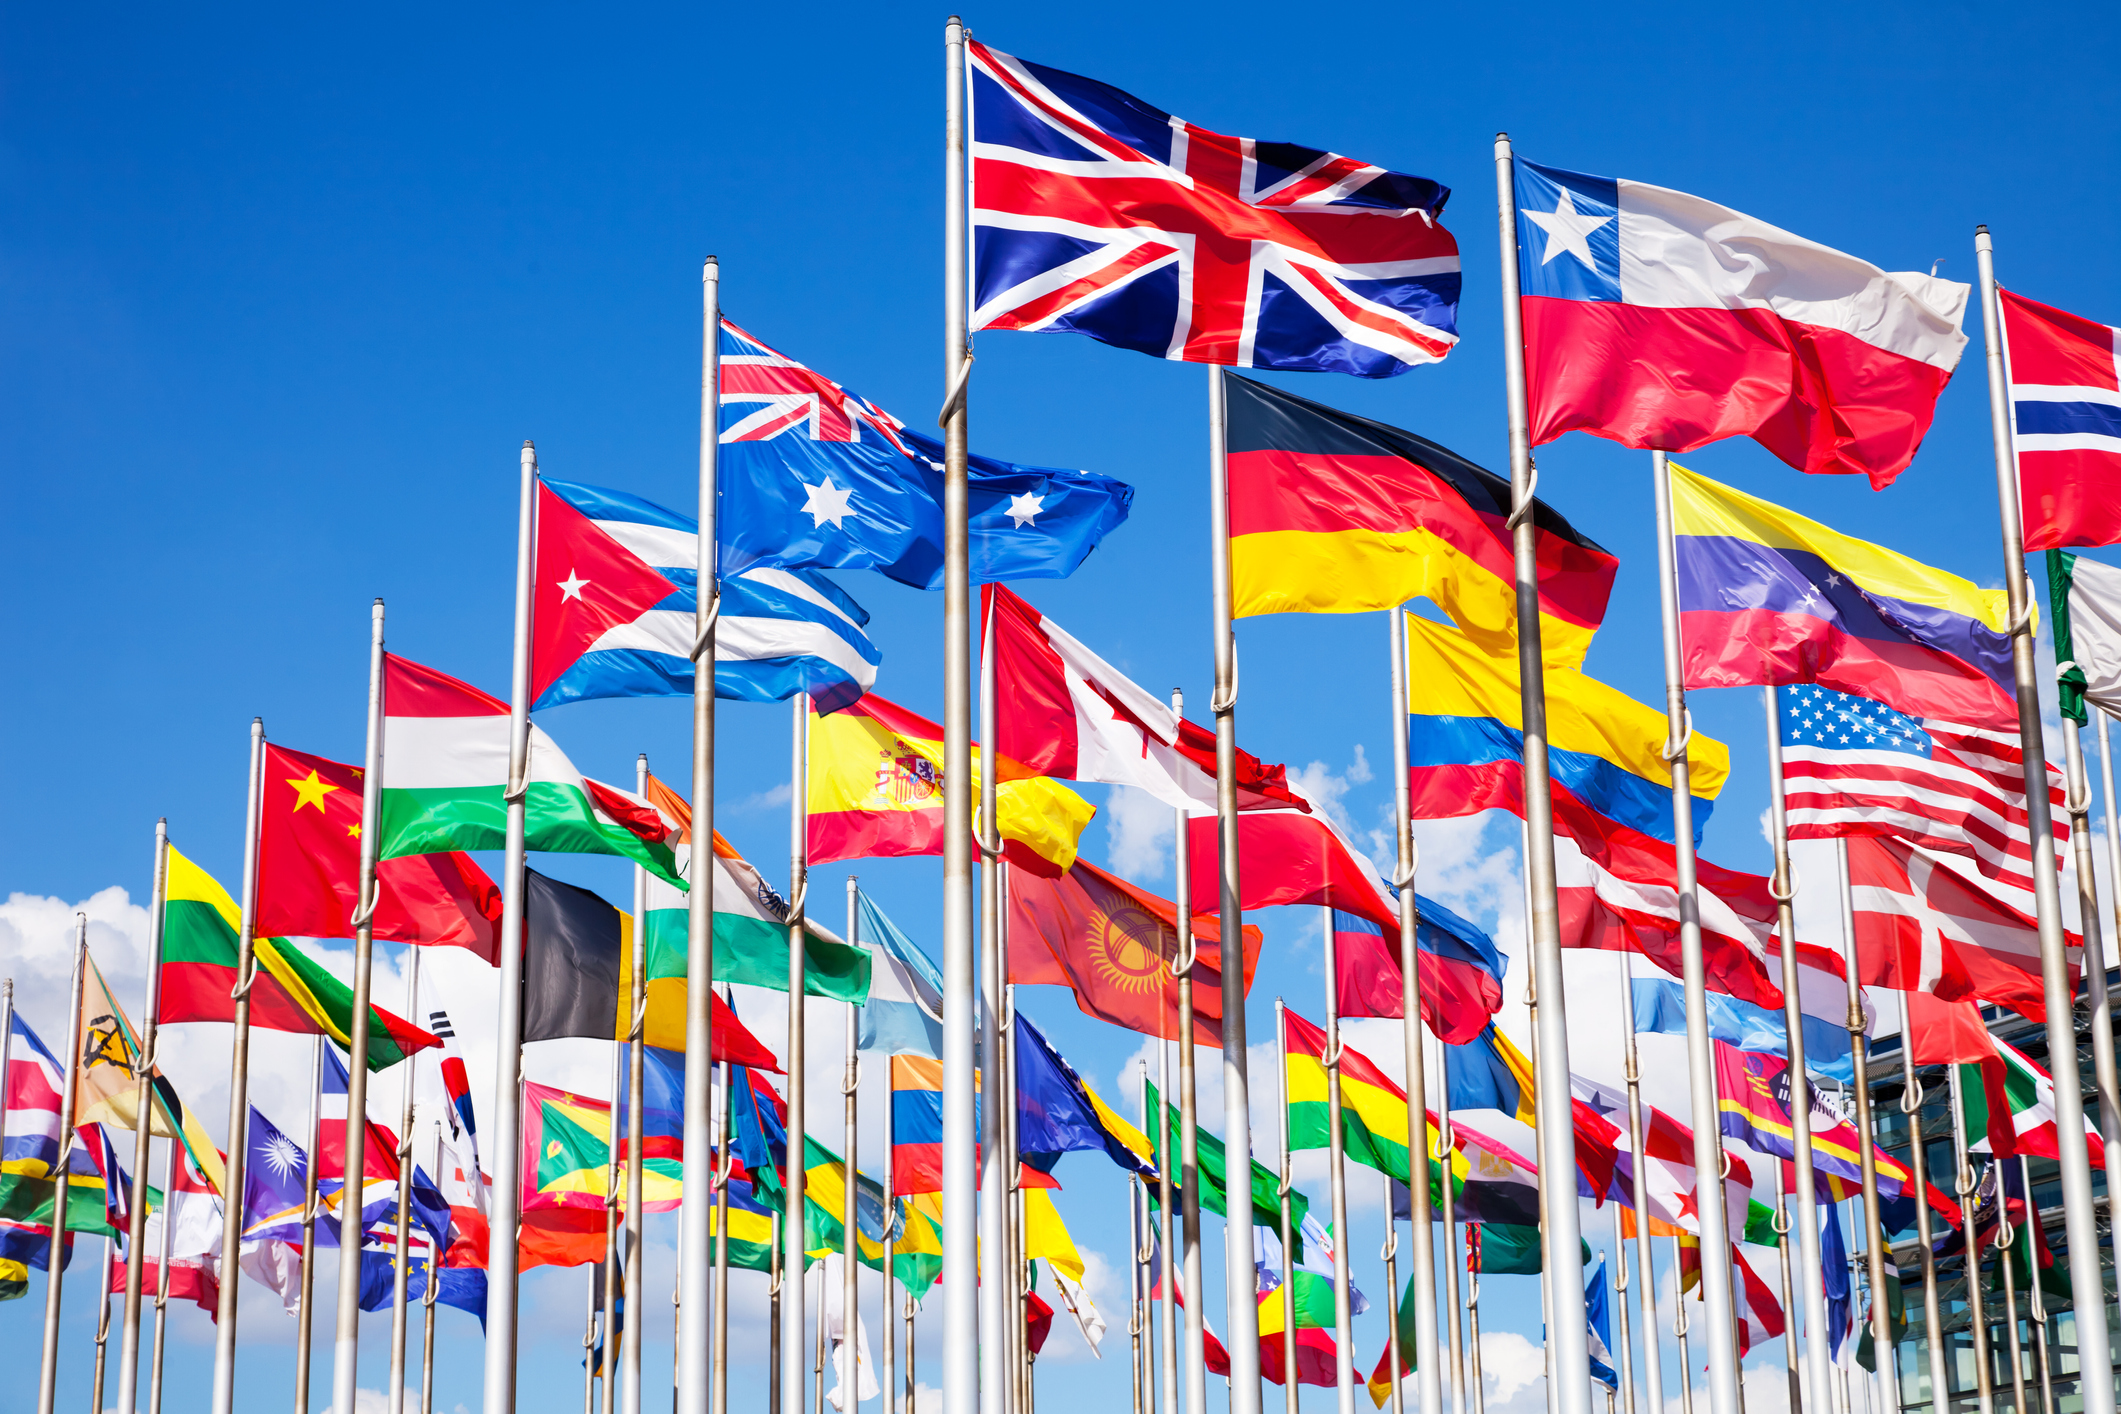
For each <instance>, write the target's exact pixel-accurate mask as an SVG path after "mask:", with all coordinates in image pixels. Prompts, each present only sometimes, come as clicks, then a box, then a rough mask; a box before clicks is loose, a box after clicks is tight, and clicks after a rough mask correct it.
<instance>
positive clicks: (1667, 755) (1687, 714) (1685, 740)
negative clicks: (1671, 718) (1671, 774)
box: [1657, 707, 1694, 761]
mask: <svg viewBox="0 0 2121 1414" xmlns="http://www.w3.org/2000/svg"><path fill="white" fill-rule="evenodd" d="M1679 713H1680V720H1681V722H1683V723H1684V730H1682V731H1681V732H1680V733H1679V744H1678V745H1677V746H1674V745H1673V744H1672V738H1671V737H1670V736H1666V737H1665V739H1664V745H1663V746H1661V747H1659V748H1657V754H1658V755H1659V756H1661V757H1663V758H1664V759H1665V760H1667V761H1677V760H1678V759H1679V758H1680V757H1682V756H1684V755H1686V749H1687V747H1689V746H1691V745H1692V744H1693V741H1694V709H1693V708H1691V707H1682V708H1680V709H1679Z"/></svg>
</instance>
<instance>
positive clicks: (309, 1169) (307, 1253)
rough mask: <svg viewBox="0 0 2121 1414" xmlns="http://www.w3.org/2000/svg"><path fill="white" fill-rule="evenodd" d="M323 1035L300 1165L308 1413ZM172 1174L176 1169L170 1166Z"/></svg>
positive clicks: (300, 1338)
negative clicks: (305, 1152) (306, 1144)
mask: <svg viewBox="0 0 2121 1414" xmlns="http://www.w3.org/2000/svg"><path fill="white" fill-rule="evenodd" d="M323 1089H324V1037H323V1036H322V1035H318V1036H315V1037H313V1038H311V1044H310V1048H309V1128H308V1130H307V1132H306V1133H305V1135H304V1136H303V1137H304V1138H306V1139H307V1140H308V1141H309V1159H308V1162H306V1163H304V1164H303V1165H302V1304H301V1305H300V1306H298V1307H297V1308H296V1309H295V1411H294V1414H309V1348H310V1337H311V1335H312V1334H313V1333H314V1332H315V1330H316V1313H317V1261H316V1256H317V1164H318V1162H319V1160H320V1158H321V1156H322V1154H323V1151H324V1119H323V1115H322V1114H321V1113H320V1110H321V1106H320V1104H319V1103H318V1102H319V1100H320V1098H321V1096H322V1092H323ZM170 1173H171V1174H172V1175H174V1174H175V1173H176V1170H175V1169H174V1168H172V1169H171V1170H170Z"/></svg>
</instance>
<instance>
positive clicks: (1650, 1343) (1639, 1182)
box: [1615, 952, 1686, 1414]
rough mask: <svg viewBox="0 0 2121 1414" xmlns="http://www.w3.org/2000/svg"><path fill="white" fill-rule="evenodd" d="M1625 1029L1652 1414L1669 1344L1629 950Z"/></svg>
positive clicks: (1623, 980)
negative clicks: (1654, 1241)
mask: <svg viewBox="0 0 2121 1414" xmlns="http://www.w3.org/2000/svg"><path fill="white" fill-rule="evenodd" d="M1620 1029H1621V1030H1622V1031H1623V1032H1625V1033H1626V1035H1627V1052H1626V1058H1625V1060H1624V1061H1623V1065H1624V1066H1625V1067H1626V1069H1625V1071H1624V1073H1625V1075H1626V1076H1627V1082H1628V1152H1629V1153H1630V1154H1632V1155H1633V1156H1634V1160H1635V1162H1634V1165H1633V1178H1632V1182H1631V1184H1630V1192H1629V1194H1628V1197H1629V1200H1630V1203H1631V1205H1632V1206H1633V1207H1634V1210H1635V1280H1636V1291H1637V1295H1636V1298H1635V1299H1636V1300H1637V1301H1639V1302H1640V1303H1641V1304H1642V1385H1643V1392H1644V1393H1645V1394H1646V1395H1648V1396H1649V1407H1650V1414H1664V1344H1663V1341H1662V1339H1661V1338H1660V1337H1659V1335H1658V1332H1657V1276H1656V1272H1655V1270H1654V1269H1655V1266H1656V1263H1655V1261H1654V1260H1653V1255H1652V1253H1651V1251H1650V1198H1649V1189H1648V1188H1647V1187H1646V1186H1645V1185H1646V1183H1647V1181H1648V1180H1647V1179H1646V1178H1645V1176H1644V1174H1643V1169H1644V1167H1645V1166H1646V1165H1645V1159H1644V1153H1645V1150H1644V1147H1643V1124H1642V1058H1641V1053H1640V1051H1639V1050H1638V1049H1637V1047H1636V1045H1635V956H1634V954H1633V953H1628V952H1623V953H1621V955H1620ZM1615 1255H1616V1256H1618V1255H1619V1254H1617V1253H1616V1254H1615ZM1623 1260H1624V1259H1623ZM1679 1373H1680V1377H1681V1378H1682V1379H1684V1378H1686V1371H1684V1370H1681V1371H1680V1372H1679Z"/></svg>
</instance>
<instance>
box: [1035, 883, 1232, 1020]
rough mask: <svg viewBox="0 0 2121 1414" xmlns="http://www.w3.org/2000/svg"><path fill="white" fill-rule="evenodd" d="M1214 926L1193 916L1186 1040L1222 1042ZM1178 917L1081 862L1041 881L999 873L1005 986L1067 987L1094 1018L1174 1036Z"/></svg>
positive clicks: (1217, 924) (1209, 917)
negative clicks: (1005, 887) (1005, 923)
mask: <svg viewBox="0 0 2121 1414" xmlns="http://www.w3.org/2000/svg"><path fill="white" fill-rule="evenodd" d="M1221 939H1222V924H1221V921H1220V920H1219V919H1217V918H1216V916H1215V915H1214V914H1212V913H1210V914H1195V915H1194V918H1193V942H1194V944H1195V947H1196V950H1197V951H1198V953H1199V955H1200V956H1199V960H1198V961H1197V962H1196V963H1195V965H1194V968H1193V1039H1194V1040H1195V1041H1197V1042H1199V1043H1200V1044H1202V1045H1205V1046H1220V1045H1222V1038H1223V1021H1222V1018H1223V999H1222V973H1221V972H1220V971H1219V970H1218V969H1219V968H1220V967H1221V966H1222V948H1221V946H1220V943H1221ZM1259 940H1260V932H1259V929H1258V928H1257V927H1252V926H1247V927H1246V928H1245V990H1246V991H1247V992H1250V991H1251V989H1252V972H1253V969H1254V968H1256V967H1257V966H1258V965H1259ZM1177 955H1178V910H1177V908H1176V907H1175V906H1174V905H1173V904H1171V903H1170V902H1169V901H1167V900H1165V899H1160V898H1158V897H1156V895H1154V894H1152V893H1148V892H1146V891H1144V890H1141V889H1137V888H1135V887H1134V886H1133V885H1132V884H1129V883H1127V882H1126V881H1125V880H1123V879H1118V878H1115V877H1113V876H1112V875H1110V874H1107V873H1106V872H1105V871H1104V870H1102V869H1100V868H1098V867H1097V866H1096V865H1094V864H1091V863H1089V862H1088V861H1086V860H1082V859H1078V860H1076V861H1075V865H1074V867H1073V868H1071V869H1070V870H1069V871H1068V872H1067V873H1065V874H1063V875H1061V876H1060V877H1059V878H1057V879H1045V878H1041V877H1039V876H1038V875H1036V874H1031V873H1028V872H1027V871H1025V870H1022V869H1019V868H1017V867H1016V866H1015V865H1014V864H1011V865H1010V866H1009V980H1010V981H1012V982H1032V983H1039V982H1044V983H1050V984H1053V985H1056V986H1062V987H1072V988H1074V989H1075V1004H1076V1005H1077V1006H1079V1007H1081V1008H1082V1009H1083V1010H1084V1011H1085V1012H1087V1013H1088V1014H1090V1015H1091V1016H1094V1017H1096V1018H1097V1019H1098V1020H1100V1021H1109V1022H1111V1023H1112V1024H1113V1025H1114V1026H1124V1027H1127V1028H1128V1029H1130V1030H1134V1031H1139V1032H1141V1033H1142V1034H1143V1035H1145V1036H1162V1037H1163V1038H1165V1039H1166V1040H1173V1039H1176V1038H1177V1035H1178V984H1177V982H1176V981H1174V980H1173V978H1172V976H1171V971H1170V967H1169V963H1170V961H1171V959H1173V958H1174V957H1176V956H1177Z"/></svg>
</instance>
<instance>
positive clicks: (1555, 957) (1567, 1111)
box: [1401, 133, 1736, 1414]
mask: <svg viewBox="0 0 2121 1414" xmlns="http://www.w3.org/2000/svg"><path fill="white" fill-rule="evenodd" d="M1515 165H1516V163H1515V159H1514V158H1513V156H1512V154H1511V151H1510V139H1509V136H1508V134H1505V133H1497V134H1496V135H1495V196H1496V201H1497V206H1498V210H1497V213H1496V214H1497V216H1498V218H1499V221H1498V230H1499V233H1500V239H1501V249H1502V324H1503V374H1504V379H1503V381H1504V388H1505V392H1506V393H1507V396H1508V403H1509V416H1510V515H1509V519H1508V520H1507V521H1506V522H1505V524H1506V525H1508V526H1509V528H1510V530H1511V532H1512V548H1513V550H1514V552H1515V559H1516V569H1517V671H1518V675H1519V678H1520V683H1521V686H1520V691H1521V692H1522V694H1523V715H1524V723H1523V725H1524V813H1525V825H1526V832H1527V838H1528V839H1529V840H1530V842H1531V844H1530V849H1529V851H1528V853H1527V856H1526V859H1525V871H1526V874H1527V876H1528V877H1527V881H1526V883H1527V890H1528V892H1529V894H1530V896H1531V909H1530V913H1529V915H1528V917H1527V919H1526V932H1527V934H1528V935H1529V937H1530V939H1531V942H1532V972H1533V975H1534V976H1535V977H1537V978H1538V983H1539V1000H1540V1003H1541V1006H1540V1010H1539V1013H1538V1032H1539V1053H1538V1062H1537V1067H1536V1074H1535V1077H1534V1082H1535V1086H1536V1094H1537V1108H1538V1115H1539V1148H1540V1155H1539V1166H1540V1169H1541V1171H1542V1172H1545V1173H1550V1174H1560V1175H1564V1176H1566V1175H1568V1174H1572V1173H1574V1172H1575V1171H1576V1126H1575V1123H1574V1115H1573V1112H1572V1110H1571V1107H1570V1092H1569V1027H1568V1003H1567V1001H1566V989H1565V988H1564V986H1563V980H1562V971H1561V916H1560V908H1559V904H1558V903H1557V901H1556V896H1555V884H1554V801H1553V795H1552V791H1551V789H1550V786H1549V782H1548V778H1547V697H1546V678H1545V660H1544V658H1543V656H1542V654H1541V650H1540V625H1539V577H1538V576H1539V556H1538V539H1537V530H1536V528H1535V527H1534V525H1533V500H1532V494H1533V491H1534V489H1535V487H1536V486H1537V484H1538V476H1537V473H1536V472H1535V471H1534V470H1533V467H1532V436H1531V415H1530V411H1529V407H1528V403H1527V398H1526V392H1525V372H1524V311H1523V307H1522V306H1521V305H1520V304H1519V295H1518V282H1517V194H1516V184H1515V170H1514V169H1515ZM1671 632H1672V629H1671V628H1669V627H1668V628H1667V630H1666V634H1667V637H1669V636H1670V635H1671ZM1668 661H1669V658H1668ZM1678 730H1679V729H1678V727H1677V726H1676V725H1675V726H1674V727H1673V728H1672V731H1673V734H1674V735H1675V736H1676V735H1677V733H1678ZM1684 760H1685V758H1684V757H1683V756H1682V757H1681V765H1680V766H1675V767H1674V772H1675V775H1677V777H1678V779H1679V781H1680V784H1681V787H1682V789H1681V790H1680V792H1679V794H1680V798H1681V800H1684V798H1685V792H1684V789H1683V787H1684V774H1683V764H1684ZM1401 774H1404V772H1402V773H1401ZM1678 833H1679V835H1680V836H1681V837H1682V838H1683V845H1684V843H1691V842H1692V839H1693V837H1692V835H1690V834H1688V832H1687V828H1686V825H1685V822H1684V821H1683V820H1682V821H1681V822H1680V828H1679V830H1678ZM1680 859H1681V861H1682V862H1681V864H1680V870H1681V873H1680V879H1681V897H1682V900H1683V901H1682V904H1681V908H1682V911H1684V910H1685V908H1686V904H1685V902H1684V900H1685V899H1686V898H1687V896H1688V895H1690V894H1691V892H1692V890H1691V887H1690V886H1691V885H1692V883H1693V858H1692V855H1691V853H1690V852H1689V851H1687V850H1686V849H1685V848H1684V847H1683V846H1682V850H1681V853H1680ZM1402 906H1404V905H1402ZM1402 929H1404V925H1402ZM1693 937H1694V941H1693V943H1692V944H1691V945H1690V948H1689V950H1688V952H1687V956H1688V957H1689V958H1691V959H1692V961H1691V962H1690V963H1689V966H1690V968H1691V969H1692V970H1691V971H1690V972H1689V973H1688V976H1689V977H1691V978H1693V979H1694V981H1693V982H1692V983H1691V984H1690V986H1689V994H1690V995H1691V996H1692V997H1693V998H1694V999H1695V1005H1696V1010H1698V1009H1699V1006H1700V1002H1699V998H1700V977H1701V970H1700V967H1701V939H1700V933H1699V930H1698V929H1697V930H1696V931H1695V933H1694V935H1693ZM1688 1021H1689V1025H1690V1026H1694V1025H1696V1018H1695V1011H1689V1012H1688ZM1409 1024H1410V1025H1411V1024H1412V1020H1411V1018H1410V1019H1409ZM1696 1034H1698V1035H1700V1036H1701V1037H1702V1038H1703V1040H1702V1044H1703V1045H1704V1046H1706V1045H1707V1036H1708V1023H1707V1021H1706V1020H1700V1021H1699V1022H1698V1026H1697V1027H1696ZM1705 1054H1706V1052H1704V1055H1705ZM1705 1073H1707V1074H1708V1075H1709V1078H1710V1079H1711V1080H1712V1081H1713V1079H1714V1075H1713V1072H1705ZM1699 1093H1700V1092H1699V1091H1697V1092H1696V1094H1697V1099H1696V1105H1697V1111H1696V1112H1697V1113H1700V1114H1711V1113H1714V1102H1713V1099H1712V1100H1711V1102H1710V1104H1709V1106H1707V1107H1705V1108H1704V1107H1700V1101H1699V1098H1698V1096H1699ZM1708 1093H1709V1094H1710V1095H1711V1096H1712V1097H1713V1095H1714V1093H1715V1092H1714V1090H1713V1089H1711V1090H1710V1091H1709V1092H1708ZM1703 1128H1704V1126H1697V1127H1696V1133H1697V1135H1698V1134H1699V1133H1700V1132H1701V1130H1702V1129H1703ZM1705 1128H1707V1129H1708V1132H1709V1133H1710V1135H1711V1136H1712V1138H1713V1135H1714V1127H1713V1126H1705ZM1706 1172H1708V1173H1710V1174H1714V1173H1715V1172H1716V1167H1715V1164H1714V1162H1713V1160H1712V1161H1711V1162H1710V1163H1709V1166H1708V1168H1707V1169H1706ZM1416 1201H1419V1199H1417V1200H1416ZM1541 1202H1542V1204H1543V1206H1544V1209H1545V1212H1544V1224H1543V1225H1544V1226H1545V1228H1546V1230H1547V1247H1548V1253H1547V1262H1548V1267H1547V1276H1548V1278H1549V1280H1548V1282H1547V1285H1548V1286H1549V1287H1551V1288H1552V1292H1553V1302H1554V1310H1553V1321H1552V1324H1551V1325H1549V1327H1548V1340H1547V1348H1548V1350H1549V1351H1550V1352H1551V1355H1552V1359H1553V1364H1554V1369H1555V1371H1556V1373H1557V1375H1558V1379H1557V1380H1556V1382H1555V1383H1556V1384H1557V1385H1558V1390H1557V1392H1556V1405H1557V1407H1558V1408H1559V1410H1560V1414H1590V1408H1591V1365H1590V1358H1591V1357H1590V1346H1589V1339H1588V1336H1589V1330H1590V1327H1589V1326H1588V1324H1586V1321H1585V1318H1584V1309H1583V1249H1582V1246H1581V1233H1580V1231H1579V1219H1578V1215H1577V1210H1576V1185H1575V1184H1574V1183H1569V1182H1553V1183H1548V1184H1545V1185H1543V1186H1542V1189H1541ZM1718 1213H1719V1215H1720V1213H1721V1209H1720V1208H1719V1209H1718ZM1703 1221H1704V1222H1707V1221H1708V1219H1707V1218H1706V1217H1705V1218H1704V1219H1703ZM1715 1221H1716V1224H1717V1230H1718V1231H1719V1232H1720V1231H1721V1228H1722V1219H1721V1217H1720V1216H1718V1217H1717V1218H1716V1219H1715ZM1415 1227H1416V1230H1417V1232H1418V1231H1419V1229H1420V1227H1421V1222H1420V1219H1419V1218H1417V1219H1416V1221H1415ZM1415 1240H1416V1241H1417V1242H1418V1241H1420V1240H1421V1238H1420V1237H1419V1236H1417V1237H1416V1239H1415ZM1726 1260H1728V1254H1726ZM1728 1298H1729V1284H1728V1273H1726V1284H1725V1309H1726V1310H1727V1309H1728V1306H1729V1299H1728ZM1726 1324H1728V1323H1726ZM1426 1330H1427V1331H1428V1332H1429V1333H1430V1334H1429V1336H1428V1338H1429V1339H1433V1338H1434V1336H1433V1332H1434V1330H1435V1319H1434V1317H1433V1316H1432V1317H1431V1318H1430V1320H1429V1322H1428V1323H1427V1326H1426ZM1732 1379H1733V1388H1734V1389H1735V1387H1736V1381H1735V1376H1733V1377H1732ZM1428 1387H1429V1386H1428V1384H1427V1382H1426V1380H1425V1381H1424V1385H1423V1389H1424V1396H1423V1404H1422V1414H1436V1410H1435V1406H1434V1405H1433V1404H1431V1403H1430V1402H1428V1398H1427V1394H1426V1391H1427V1389H1428ZM1716 1414H1736V1400H1735V1399H1733V1400H1732V1401H1731V1402H1730V1403H1729V1404H1726V1405H1719V1406H1717V1409H1716Z"/></svg>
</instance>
